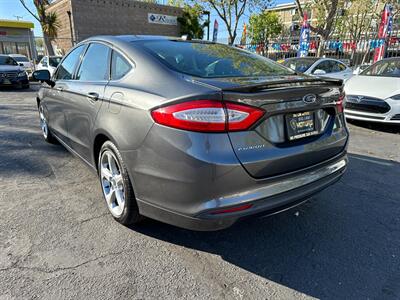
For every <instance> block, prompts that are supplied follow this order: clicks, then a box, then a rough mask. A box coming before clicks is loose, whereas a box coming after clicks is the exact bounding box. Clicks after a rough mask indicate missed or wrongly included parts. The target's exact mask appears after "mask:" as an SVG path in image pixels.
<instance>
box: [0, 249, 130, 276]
mask: <svg viewBox="0 0 400 300" xmlns="http://www.w3.org/2000/svg"><path fill="white" fill-rule="evenodd" d="M128 252H132V250H128V251H127V250H124V251H117V252H111V253H107V254H104V255H101V256H99V257H96V258H93V259H89V260H86V261H84V262H82V263H79V264H76V265H73V266H67V267H58V268H54V269H46V268H40V267H31V266H20V265H18V264H19V261H17V262H15V263H13V264H12V265H11V266H9V267H6V268H2V269H0V272H5V271H11V270H13V269H17V270H21V271H23V270H27V271H35V272H41V273H46V274H53V273H57V272H63V271H69V270H75V269H78V268H80V267H82V266H85V265H87V264H90V263H93V262H96V261H98V260H101V259H105V258H107V257H109V256H114V255H121V254H123V253H128Z"/></svg>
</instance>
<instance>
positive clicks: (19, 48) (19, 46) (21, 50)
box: [16, 43, 30, 58]
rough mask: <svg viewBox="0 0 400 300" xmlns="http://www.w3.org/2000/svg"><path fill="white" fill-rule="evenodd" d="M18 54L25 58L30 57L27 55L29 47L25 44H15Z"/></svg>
mask: <svg viewBox="0 0 400 300" xmlns="http://www.w3.org/2000/svg"><path fill="white" fill-rule="evenodd" d="M16 53H18V54H22V55H25V56H26V57H28V58H29V57H30V55H29V47H28V44H27V43H17V52H16Z"/></svg>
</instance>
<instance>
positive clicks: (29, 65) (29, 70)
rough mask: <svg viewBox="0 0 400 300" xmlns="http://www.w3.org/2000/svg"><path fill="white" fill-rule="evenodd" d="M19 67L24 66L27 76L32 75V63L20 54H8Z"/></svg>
mask: <svg viewBox="0 0 400 300" xmlns="http://www.w3.org/2000/svg"><path fill="white" fill-rule="evenodd" d="M9 55H10V56H11V57H12V58H13V59H14V60H15V61H16V62H17V63H18V64H19V65H20V66H21V67H23V68H24V70H25V71H26V73H27V74H28V78H31V77H32V73H33V70H34V65H33V63H32V62H31V61H30V60H29V59H28V58H27V57H26V56H25V55H22V54H9Z"/></svg>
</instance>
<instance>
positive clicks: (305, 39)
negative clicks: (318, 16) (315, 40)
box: [297, 13, 310, 57]
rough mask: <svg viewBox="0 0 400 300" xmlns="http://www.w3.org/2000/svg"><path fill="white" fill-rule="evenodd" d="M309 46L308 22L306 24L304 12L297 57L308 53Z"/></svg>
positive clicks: (306, 17)
mask: <svg viewBox="0 0 400 300" xmlns="http://www.w3.org/2000/svg"><path fill="white" fill-rule="evenodd" d="M309 48H310V24H308V16H307V13H304V17H303V24H302V26H301V31H300V41H299V51H297V57H305V56H307V55H308V50H309Z"/></svg>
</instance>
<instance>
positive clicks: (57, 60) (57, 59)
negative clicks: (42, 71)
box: [49, 57, 61, 68]
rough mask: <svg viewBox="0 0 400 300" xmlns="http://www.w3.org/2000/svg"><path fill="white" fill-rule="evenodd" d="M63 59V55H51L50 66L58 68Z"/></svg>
mask: <svg viewBox="0 0 400 300" xmlns="http://www.w3.org/2000/svg"><path fill="white" fill-rule="evenodd" d="M60 61H61V57H49V64H50V66H52V67H54V68H56V67H57V66H58V64H59V63H60Z"/></svg>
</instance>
